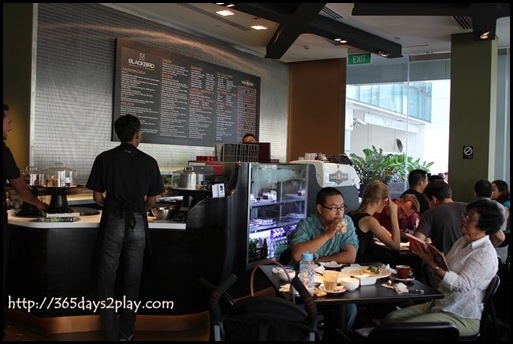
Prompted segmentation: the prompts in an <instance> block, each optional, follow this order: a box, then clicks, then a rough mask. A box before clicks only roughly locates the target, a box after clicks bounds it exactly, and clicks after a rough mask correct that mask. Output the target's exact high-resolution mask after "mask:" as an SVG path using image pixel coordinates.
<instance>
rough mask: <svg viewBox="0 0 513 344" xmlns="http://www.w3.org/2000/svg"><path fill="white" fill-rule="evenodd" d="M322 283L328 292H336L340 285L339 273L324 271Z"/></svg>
mask: <svg viewBox="0 0 513 344" xmlns="http://www.w3.org/2000/svg"><path fill="white" fill-rule="evenodd" d="M322 283H323V284H324V289H325V290H326V291H336V290H337V283H338V271H334V270H324V273H323V279H322Z"/></svg>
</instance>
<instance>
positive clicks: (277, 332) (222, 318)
mask: <svg viewBox="0 0 513 344" xmlns="http://www.w3.org/2000/svg"><path fill="white" fill-rule="evenodd" d="M262 264H277V265H280V266H281V267H282V268H283V269H285V268H284V267H283V266H282V265H281V264H279V263H277V262H276V261H262V262H261V263H259V264H257V266H256V267H255V268H254V269H253V271H252V274H251V278H250V280H251V282H250V284H251V288H250V289H251V296H249V297H246V298H243V299H240V300H237V301H235V302H233V303H231V302H225V307H220V305H219V302H220V301H221V300H222V299H223V298H226V294H227V293H226V290H227V289H228V288H229V287H230V286H231V285H232V284H233V282H234V281H235V280H236V277H235V275H233V274H232V275H230V276H229V278H228V280H227V281H225V282H223V283H222V284H221V285H220V286H219V287H216V288H215V289H214V288H213V286H212V285H209V284H208V283H205V281H202V284H203V285H204V286H206V287H208V288H209V289H210V290H212V289H214V291H213V292H212V294H211V298H210V302H209V311H210V317H211V325H212V330H213V336H212V337H213V339H214V340H216V341H220V340H223V341H228V340H233V341H241V340H279V341H293V340H309V341H314V340H316V337H317V308H316V306H315V302H314V300H313V297H312V296H311V295H310V293H309V292H308V291H307V290H306V288H305V286H304V285H303V283H302V282H301V280H300V279H299V278H298V277H297V276H296V277H294V278H293V279H292V281H291V284H292V286H293V287H294V288H295V289H296V290H297V292H298V293H299V295H300V296H301V299H302V301H303V302H304V305H301V306H300V305H298V304H295V303H294V302H291V301H290V300H286V299H284V298H281V297H278V296H275V297H269V296H255V295H254V291H253V277H254V273H255V271H256V269H257V268H258V266H259V265H262ZM227 300H228V301H231V300H233V299H231V297H230V298H227ZM225 301H226V300H225ZM230 303H231V305H230ZM226 305H227V307H226Z"/></svg>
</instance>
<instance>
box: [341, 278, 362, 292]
mask: <svg viewBox="0 0 513 344" xmlns="http://www.w3.org/2000/svg"><path fill="white" fill-rule="evenodd" d="M340 283H341V284H342V285H343V286H344V287H346V289H347V290H355V289H356V288H358V287H359V286H360V280H359V279H358V278H352V277H342V278H341V279H340Z"/></svg>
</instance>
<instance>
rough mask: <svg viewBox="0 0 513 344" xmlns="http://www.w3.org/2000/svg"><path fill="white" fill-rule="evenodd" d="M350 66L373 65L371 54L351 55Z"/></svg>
mask: <svg viewBox="0 0 513 344" xmlns="http://www.w3.org/2000/svg"><path fill="white" fill-rule="evenodd" d="M348 61H349V64H350V65H355V64H368V63H371V54H370V53H364V54H354V55H349V60H348Z"/></svg>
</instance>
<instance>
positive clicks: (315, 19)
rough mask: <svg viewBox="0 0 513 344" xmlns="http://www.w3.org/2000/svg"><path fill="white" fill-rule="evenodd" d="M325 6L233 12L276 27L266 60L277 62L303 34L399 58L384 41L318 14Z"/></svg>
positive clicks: (247, 6) (245, 6) (251, 6)
mask: <svg viewBox="0 0 513 344" xmlns="http://www.w3.org/2000/svg"><path fill="white" fill-rule="evenodd" d="M325 5H326V3H297V4H284V3H273V4H267V3H236V4H235V6H234V7H233V9H235V10H237V11H241V12H244V13H248V14H251V15H253V16H256V17H260V18H264V19H267V20H270V21H273V22H276V23H279V24H280V25H279V27H278V29H277V30H276V32H275V33H274V35H273V37H272V38H271V40H270V41H269V43H268V44H267V50H266V55H265V57H266V58H272V59H279V58H281V57H282V56H283V55H284V54H285V53H286V52H287V50H288V49H289V48H290V47H291V46H292V44H294V42H295V41H296V40H297V38H298V37H299V36H300V35H301V34H303V33H312V34H314V35H318V36H321V37H325V38H328V39H330V40H331V39H334V38H336V37H344V38H346V39H347V40H348V41H349V43H348V45H350V46H352V47H355V48H358V49H361V50H364V51H368V52H372V53H378V51H381V52H386V53H387V54H389V55H388V56H387V57H388V58H394V57H401V56H402V46H401V45H400V44H397V43H395V42H392V41H389V40H387V39H385V38H382V37H379V36H376V35H374V34H371V33H369V32H366V31H363V30H360V29H357V28H355V27H352V26H350V25H347V24H343V23H342V22H340V21H337V20H333V19H330V18H327V17H325V16H322V15H320V14H319V12H321V10H322V9H323V8H324V6H325Z"/></svg>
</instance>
